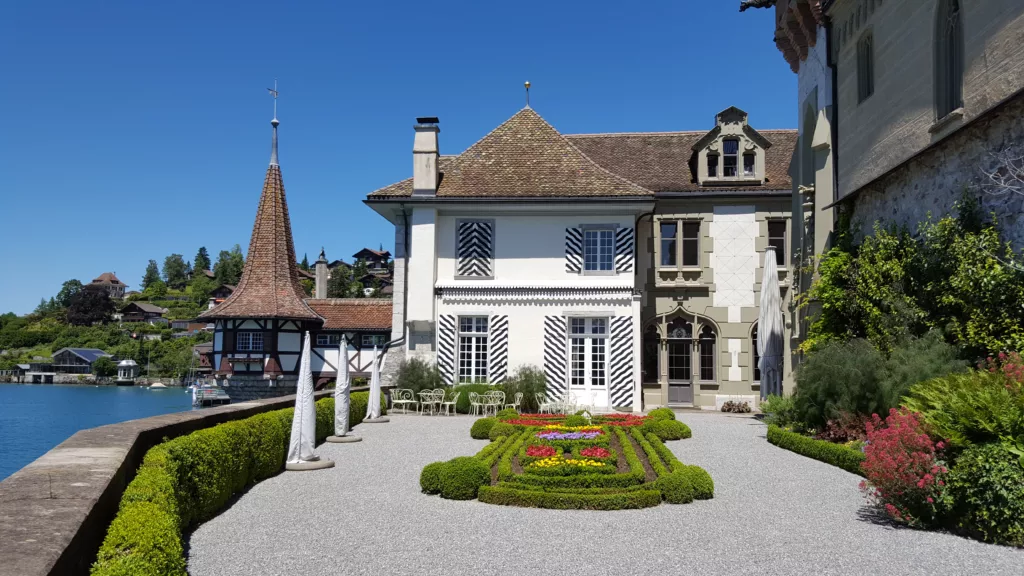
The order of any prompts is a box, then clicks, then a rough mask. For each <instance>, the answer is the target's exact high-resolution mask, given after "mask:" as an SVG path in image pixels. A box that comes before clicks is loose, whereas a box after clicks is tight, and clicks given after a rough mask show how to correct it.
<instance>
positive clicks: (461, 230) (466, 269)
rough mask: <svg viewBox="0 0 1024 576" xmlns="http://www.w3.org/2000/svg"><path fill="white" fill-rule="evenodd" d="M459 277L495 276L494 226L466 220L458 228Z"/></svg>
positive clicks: (483, 222) (485, 222)
mask: <svg viewBox="0 0 1024 576" xmlns="http://www.w3.org/2000/svg"><path fill="white" fill-rule="evenodd" d="M457 245H458V249H457V252H458V254H457V256H458V268H457V275H458V276H468V277H476V278H489V277H491V276H494V271H493V263H494V224H493V223H491V222H487V221H479V220H465V221H460V222H459V226H458V242H457Z"/></svg>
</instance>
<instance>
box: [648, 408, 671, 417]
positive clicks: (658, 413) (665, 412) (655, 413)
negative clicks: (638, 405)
mask: <svg viewBox="0 0 1024 576" xmlns="http://www.w3.org/2000/svg"><path fill="white" fill-rule="evenodd" d="M647 416H648V417H649V418H650V419H651V420H675V419H676V413H675V412H673V411H672V409H671V408H655V409H654V410H651V411H650V413H648V414H647Z"/></svg>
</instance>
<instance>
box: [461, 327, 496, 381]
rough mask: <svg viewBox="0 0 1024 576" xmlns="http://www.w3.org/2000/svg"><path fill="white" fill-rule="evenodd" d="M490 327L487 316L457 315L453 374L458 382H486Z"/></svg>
mask: <svg viewBox="0 0 1024 576" xmlns="http://www.w3.org/2000/svg"><path fill="white" fill-rule="evenodd" d="M467 328H468V329H467ZM490 328H491V326H490V320H489V318H488V317H487V316H469V315H467V316H459V319H458V340H457V343H458V348H457V350H456V353H457V355H456V359H455V360H456V364H455V376H456V382H458V383H459V384H462V383H467V382H471V383H486V382H487V378H488V374H487V364H488V360H489V359H490V358H489V357H490V342H489V338H490Z"/></svg>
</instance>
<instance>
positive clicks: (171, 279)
mask: <svg viewBox="0 0 1024 576" xmlns="http://www.w3.org/2000/svg"><path fill="white" fill-rule="evenodd" d="M164 282H166V283H167V285H168V286H169V287H171V288H175V289H179V290H180V289H181V288H184V287H185V284H186V283H187V282H188V278H187V276H186V274H185V259H184V258H183V257H182V256H181V254H171V255H170V256H168V257H167V258H164ZM147 287H148V286H147Z"/></svg>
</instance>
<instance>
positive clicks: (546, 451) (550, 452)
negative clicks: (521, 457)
mask: <svg viewBox="0 0 1024 576" xmlns="http://www.w3.org/2000/svg"><path fill="white" fill-rule="evenodd" d="M526 455H527V456H537V457H540V458H548V457H551V456H554V455H555V448H554V447H553V446H540V445H536V444H535V445H533V446H527V447H526Z"/></svg>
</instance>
